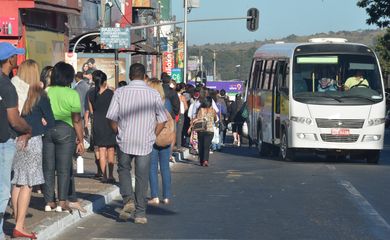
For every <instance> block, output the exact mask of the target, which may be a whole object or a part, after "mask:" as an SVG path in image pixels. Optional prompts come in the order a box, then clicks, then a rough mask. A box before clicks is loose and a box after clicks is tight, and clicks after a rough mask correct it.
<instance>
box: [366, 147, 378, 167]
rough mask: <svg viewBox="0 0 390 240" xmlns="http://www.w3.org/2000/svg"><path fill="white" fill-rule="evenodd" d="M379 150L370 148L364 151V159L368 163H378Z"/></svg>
mask: <svg viewBox="0 0 390 240" xmlns="http://www.w3.org/2000/svg"><path fill="white" fill-rule="evenodd" d="M380 153H381V152H380V151H379V150H370V151H367V152H366V160H367V163H369V164H378V162H379V157H380Z"/></svg>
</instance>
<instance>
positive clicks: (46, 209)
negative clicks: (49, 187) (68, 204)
mask: <svg viewBox="0 0 390 240" xmlns="http://www.w3.org/2000/svg"><path fill="white" fill-rule="evenodd" d="M56 210H57V208H51V207H50V205H46V206H45V212H54V211H56Z"/></svg>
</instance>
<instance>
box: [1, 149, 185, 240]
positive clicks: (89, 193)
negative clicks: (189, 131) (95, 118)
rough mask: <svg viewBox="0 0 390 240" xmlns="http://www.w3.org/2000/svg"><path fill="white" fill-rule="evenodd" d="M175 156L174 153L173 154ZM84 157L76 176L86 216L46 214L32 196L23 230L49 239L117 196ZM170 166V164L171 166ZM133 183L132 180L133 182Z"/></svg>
mask: <svg viewBox="0 0 390 240" xmlns="http://www.w3.org/2000/svg"><path fill="white" fill-rule="evenodd" d="M174 154H175V153H174ZM83 157H84V173H83V174H78V175H76V180H75V181H76V191H77V195H78V198H79V199H80V201H81V205H82V206H83V207H84V208H85V209H86V210H87V212H86V213H81V212H78V211H77V210H75V211H73V214H69V213H57V212H45V211H44V207H45V202H44V199H43V195H42V194H38V193H33V194H32V197H31V202H30V207H29V209H28V212H27V217H26V228H27V229H28V230H29V231H33V232H36V233H38V235H37V237H38V239H50V238H53V237H55V236H57V235H59V234H60V233H61V231H62V230H64V229H65V228H66V227H68V226H70V225H71V224H74V223H76V222H78V221H80V220H81V219H82V218H84V217H87V216H89V215H91V214H93V213H94V212H97V211H99V209H101V208H102V207H104V206H105V205H106V204H108V203H109V202H111V201H112V200H113V199H115V198H118V197H120V194H119V188H118V186H117V184H116V185H113V184H103V183H101V182H100V181H99V180H96V179H94V178H93V176H94V174H95V173H96V165H95V158H94V156H93V153H91V152H86V153H84V155H83ZM188 157H189V151H188V149H187V150H185V151H184V153H182V154H180V155H177V154H176V161H180V160H181V159H187V158H188ZM171 166H172V165H171ZM114 176H115V179H116V180H117V181H118V176H117V164H115V169H114ZM133 184H134V181H133ZM11 214H12V210H11V209H10V208H9V207H8V208H7V211H6V215H5V221H4V231H5V234H6V235H7V238H6V239H11V237H10V236H11V235H12V230H13V228H14V227H15V221H14V219H13V218H12V217H11Z"/></svg>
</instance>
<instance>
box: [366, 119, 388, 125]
mask: <svg viewBox="0 0 390 240" xmlns="http://www.w3.org/2000/svg"><path fill="white" fill-rule="evenodd" d="M384 122H385V119H384V118H372V119H368V126H376V125H379V124H382V123H384Z"/></svg>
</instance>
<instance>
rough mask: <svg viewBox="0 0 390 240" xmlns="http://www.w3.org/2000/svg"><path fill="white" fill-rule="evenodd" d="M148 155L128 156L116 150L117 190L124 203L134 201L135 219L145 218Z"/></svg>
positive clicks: (148, 166) (148, 167)
mask: <svg viewBox="0 0 390 240" xmlns="http://www.w3.org/2000/svg"><path fill="white" fill-rule="evenodd" d="M150 155H151V154H150V153H149V154H148V155H146V156H136V155H130V154H126V153H124V152H122V151H121V150H120V148H118V175H119V190H120V193H121V195H122V198H123V202H124V203H127V202H128V201H135V217H145V215H146V193H147V191H148V179H149V169H150ZM133 159H134V160H135V193H134V191H133V184H132V179H131V169H132V167H131V164H132V161H133Z"/></svg>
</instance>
